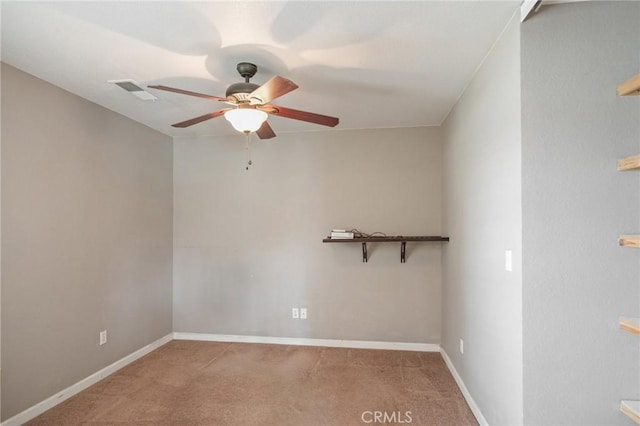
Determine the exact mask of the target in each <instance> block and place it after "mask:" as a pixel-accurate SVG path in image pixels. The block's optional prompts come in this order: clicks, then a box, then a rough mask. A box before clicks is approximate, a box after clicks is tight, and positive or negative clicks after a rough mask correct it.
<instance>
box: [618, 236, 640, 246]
mask: <svg viewBox="0 0 640 426" xmlns="http://www.w3.org/2000/svg"><path fill="white" fill-rule="evenodd" d="M618 244H620V245H621V246H622V247H635V248H640V235H620V238H618Z"/></svg>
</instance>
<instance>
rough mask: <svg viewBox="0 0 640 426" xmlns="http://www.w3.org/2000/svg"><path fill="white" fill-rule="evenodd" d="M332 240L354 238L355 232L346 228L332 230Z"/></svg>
mask: <svg viewBox="0 0 640 426" xmlns="http://www.w3.org/2000/svg"><path fill="white" fill-rule="evenodd" d="M331 239H332V240H349V239H353V232H348V231H347V230H346V229H333V230H332V231H331Z"/></svg>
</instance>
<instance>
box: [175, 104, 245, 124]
mask: <svg viewBox="0 0 640 426" xmlns="http://www.w3.org/2000/svg"><path fill="white" fill-rule="evenodd" d="M230 109H233V108H224V109H220V110H218V111H214V112H210V113H208V114H205V115H201V116H200V117H196V118H192V119H191V120H186V121H181V122H180V123H176V124H172V125H171V127H180V128H184V127H189V126H193V125H194V124H198V123H202V122H203V121H207V120H211V119H212V118H217V117H220V116H221V115H223V114H224V113H225V112H227V111H229V110H230Z"/></svg>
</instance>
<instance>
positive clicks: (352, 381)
mask: <svg viewBox="0 0 640 426" xmlns="http://www.w3.org/2000/svg"><path fill="white" fill-rule="evenodd" d="M383 423H386V424H394V423H395V424H403V423H404V424H411V425H438V426H444V425H452V426H453V425H455V426H463V425H476V424H477V422H476V420H475V418H474V417H473V414H472V413H471V411H470V410H469V407H468V406H467V404H466V403H465V401H464V399H463V397H462V394H461V393H460V390H459V389H458V387H457V386H456V383H455V382H454V380H453V377H452V376H451V374H450V373H449V371H448V369H447V367H446V365H445V363H444V361H443V360H442V357H441V356H440V354H439V353H428V352H427V353H425V352H405V351H381V350H364V349H342V348H321V347H307V346H281V345H262V344H242V343H211V342H194V341H179V340H174V341H171V342H169V343H167V344H166V345H164V346H162V347H161V348H159V349H157V350H155V351H154V352H152V353H150V354H148V355H147V356H145V357H143V358H141V359H139V360H138V361H136V362H134V363H132V364H130V365H128V366H127V367H125V368H123V369H122V370H120V371H118V372H116V373H115V374H113V375H111V376H109V377H107V378H106V379H104V380H102V381H100V382H99V383H96V384H95V385H93V386H92V387H90V388H88V389H86V390H85V391H83V392H81V393H79V394H78V395H76V396H74V397H72V398H70V399H69V400H67V401H65V402H63V403H62V404H60V405H58V406H56V407H54V408H52V409H51V410H49V411H47V412H46V413H44V414H42V415H41V416H39V417H37V418H36V419H34V420H32V421H31V422H29V423H28V424H29V425H77V424H103V425H107V424H109V425H112V424H147V425H302V426H312V425H336V426H346V425H362V424H383Z"/></svg>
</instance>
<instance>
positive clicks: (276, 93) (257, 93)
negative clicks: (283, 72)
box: [249, 75, 298, 104]
mask: <svg viewBox="0 0 640 426" xmlns="http://www.w3.org/2000/svg"><path fill="white" fill-rule="evenodd" d="M297 88H298V85H297V84H295V83H294V82H293V81H291V80H288V79H286V78H284V77H280V76H279V75H276V76H275V77H272V78H271V80H269V81H267V82H266V83H265V84H263V85H262V86H260V87H258V88H257V89H256V90H254V91H253V92H252V93H251V94H250V95H249V99H252V100H253V99H256V100H258V101H259V103H262V104H266V103H267V102H271V101H272V100H274V99H275V98H279V97H280V96H282V95H285V94H287V93H289V92H291V91H292V90H296V89H297Z"/></svg>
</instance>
